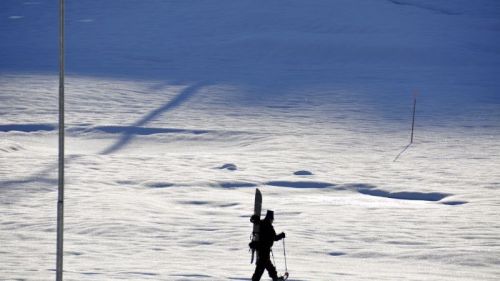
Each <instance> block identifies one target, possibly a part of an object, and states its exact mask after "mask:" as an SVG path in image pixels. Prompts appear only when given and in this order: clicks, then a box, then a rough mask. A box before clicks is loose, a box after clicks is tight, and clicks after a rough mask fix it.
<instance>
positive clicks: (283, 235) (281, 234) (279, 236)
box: [274, 232, 286, 241]
mask: <svg viewBox="0 0 500 281" xmlns="http://www.w3.org/2000/svg"><path fill="white" fill-rule="evenodd" d="M285 237H286V235H285V233H284V232H281V233H280V234H278V235H276V237H275V238H274V241H279V240H281V239H283V238H285Z"/></svg>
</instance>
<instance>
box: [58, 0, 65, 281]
mask: <svg viewBox="0 0 500 281" xmlns="http://www.w3.org/2000/svg"><path fill="white" fill-rule="evenodd" d="M58 167H59V169H58V199H57V252H56V256H57V257H56V281H62V280H63V241H64V239H63V234H64V0H59V158H58Z"/></svg>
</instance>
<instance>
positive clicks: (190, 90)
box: [100, 82, 206, 155]
mask: <svg viewBox="0 0 500 281" xmlns="http://www.w3.org/2000/svg"><path fill="white" fill-rule="evenodd" d="M205 85H206V83H205V82H199V83H196V84H193V85H191V86H189V87H187V88H186V89H184V90H183V91H182V92H181V93H179V94H178V95H177V96H176V97H174V99H172V100H171V101H169V102H168V103H166V104H165V105H163V106H162V107H160V108H158V109H156V110H153V111H151V112H150V113H149V114H148V115H146V116H144V117H143V118H142V119H140V120H139V121H137V122H136V123H134V124H133V125H132V126H133V127H141V126H144V125H145V124H147V123H148V122H150V121H151V120H154V119H155V118H157V117H158V116H160V115H161V114H163V113H165V112H167V111H170V110H172V109H174V108H176V107H178V106H180V105H181V104H183V103H185V102H186V101H187V100H189V99H190V98H191V97H193V96H194V95H195V94H196V93H197V92H198V90H199V89H200V88H202V87H203V86H205ZM134 135H135V134H133V133H132V132H128V133H127V132H125V133H123V135H122V136H121V138H120V139H118V140H117V141H116V142H115V143H114V144H112V145H111V146H110V147H108V148H106V149H104V150H103V151H102V152H100V154H101V155H106V154H111V153H114V152H116V151H118V150H120V149H122V148H123V147H124V146H126V145H127V144H128V143H130V141H131V140H132V139H133V138H134Z"/></svg>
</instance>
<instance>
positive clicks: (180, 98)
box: [0, 82, 207, 188]
mask: <svg viewBox="0 0 500 281" xmlns="http://www.w3.org/2000/svg"><path fill="white" fill-rule="evenodd" d="M205 85H207V83H206V82H198V83H196V84H193V85H191V86H189V87H187V88H186V89H184V90H183V91H182V92H181V93H179V94H178V95H177V96H176V97H174V99H172V100H171V101H169V102H168V103H166V104H165V105H163V106H162V107H160V108H158V109H156V110H153V111H151V112H150V113H149V114H147V115H146V116H144V117H143V118H142V119H140V120H139V121H137V122H136V123H134V125H133V126H135V127H140V126H144V125H145V124H147V123H148V122H150V121H151V120H153V119H155V118H157V117H158V116H160V115H161V114H163V113H165V112H167V111H170V110H172V109H174V108H175V107H178V106H180V105H181V104H183V103H184V102H186V101H187V100H189V99H190V98H191V97H193V96H194V95H195V94H196V93H197V92H198V90H199V89H200V88H202V87H203V86H205ZM133 137H134V133H132V132H130V133H124V134H123V135H122V137H121V138H120V139H119V140H118V141H117V142H116V143H114V144H113V145H111V146H110V147H108V148H106V149H105V150H103V151H102V152H101V153H100V154H101V155H103V154H110V153H113V152H116V151H118V150H120V149H121V148H123V147H124V146H125V145H127V144H128V143H129V142H130V141H131V140H132V138H133ZM76 158H78V156H70V157H68V158H66V161H65V162H66V165H67V164H69V162H71V161H72V160H75V159H76ZM56 168H57V165H56V164H54V165H51V166H49V167H47V168H45V169H43V170H42V171H40V172H37V173H34V174H32V175H30V176H28V177H27V178H24V179H19V180H12V181H0V188H2V187H10V186H16V185H19V184H26V183H29V182H33V181H39V182H46V183H53V182H57V180H55V179H49V178H47V176H48V174H50V173H51V172H52V171H53V170H54V169H56Z"/></svg>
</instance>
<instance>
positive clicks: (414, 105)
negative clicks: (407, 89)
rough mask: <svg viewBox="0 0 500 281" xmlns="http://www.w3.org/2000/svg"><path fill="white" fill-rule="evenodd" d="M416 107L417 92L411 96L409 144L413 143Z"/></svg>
mask: <svg viewBox="0 0 500 281" xmlns="http://www.w3.org/2000/svg"><path fill="white" fill-rule="evenodd" d="M416 107H417V92H415V93H414V94H413V117H412V121H411V138H410V144H412V143H413V131H414V129H415V108H416Z"/></svg>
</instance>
